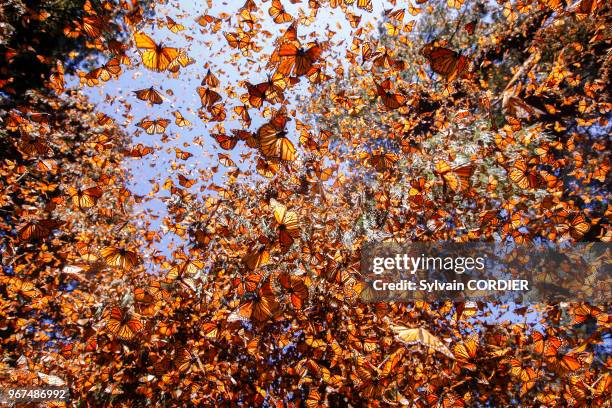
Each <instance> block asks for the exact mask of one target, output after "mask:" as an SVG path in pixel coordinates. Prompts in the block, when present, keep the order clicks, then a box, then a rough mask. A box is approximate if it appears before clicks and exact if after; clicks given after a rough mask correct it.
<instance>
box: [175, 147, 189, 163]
mask: <svg viewBox="0 0 612 408" xmlns="http://www.w3.org/2000/svg"><path fill="white" fill-rule="evenodd" d="M174 154H175V157H176V158H177V159H179V160H187V159H189V158H190V157H192V156H193V154H191V153H189V152H186V151H184V150H181V149H179V148H178V147H175V148H174Z"/></svg>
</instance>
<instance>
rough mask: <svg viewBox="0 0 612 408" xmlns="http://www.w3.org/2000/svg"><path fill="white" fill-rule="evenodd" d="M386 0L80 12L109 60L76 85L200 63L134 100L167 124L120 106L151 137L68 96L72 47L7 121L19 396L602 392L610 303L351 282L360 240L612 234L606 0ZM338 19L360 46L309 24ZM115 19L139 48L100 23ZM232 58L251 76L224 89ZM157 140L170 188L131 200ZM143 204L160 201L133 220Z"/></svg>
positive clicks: (331, 398)
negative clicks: (59, 389) (375, 287)
mask: <svg viewBox="0 0 612 408" xmlns="http://www.w3.org/2000/svg"><path fill="white" fill-rule="evenodd" d="M290 3H291V5H290ZM302 3H303V4H302ZM373 3H375V2H372V1H371V0H308V1H306V0H304V1H303V2H302V1H299V0H298V1H294V0H291V2H289V1H283V0H270V1H263V2H256V1H254V0H247V1H246V3H244V5H242V6H241V7H237V8H236V7H232V8H230V7H229V5H228V7H227V9H228V10H232V11H231V12H230V11H223V12H220V13H212V12H211V14H208V13H207V14H204V15H201V16H199V17H196V18H195V21H193V24H192V26H189V25H188V24H187V21H189V20H190V19H191V20H194V19H193V17H192V16H186V14H187V13H184V14H183V15H181V16H180V17H178V16H175V17H170V16H168V15H164V16H163V17H158V16H153V17H151V16H149V15H148V14H147V13H146V12H145V11H146V10H144V9H143V8H142V7H141V5H140V4H139V2H137V1H127V0H121V1H119V4H118V7H115V6H117V5H116V4H114V3H113V2H109V1H107V2H102V4H101V5H99V4H95V5H94V3H93V2H90V1H86V2H85V4H84V7H83V9H82V10H81V11H80V13H79V15H78V18H75V20H74V21H72V22H71V23H70V24H69V25H68V26H67V27H66V29H65V30H64V33H65V35H66V36H67V37H68V38H81V37H83V38H85V39H86V42H87V47H88V48H90V49H92V50H95V51H97V52H101V54H102V55H104V57H105V58H106V59H105V62H104V63H103V64H102V65H99V66H97V67H95V68H93V69H90V70H89V71H79V72H78V73H77V75H76V76H77V77H78V80H79V82H80V85H81V87H84V88H85V89H87V88H89V87H95V86H99V87H101V89H103V90H104V89H106V88H105V87H106V86H107V85H108V84H110V83H112V82H113V81H116V80H121V78H123V77H124V76H125V75H128V73H130V72H132V73H134V72H136V73H138V74H139V75H140V74H141V73H142V72H146V74H147V75H151V76H152V77H153V78H156V80H158V81H160V82H162V81H165V80H166V79H168V80H169V79H172V80H173V81H179V80H181V79H182V78H183V77H184V76H187V73H189V72H192V71H191V70H192V69H193V68H194V67H193V65H196V64H197V65H202V64H204V69H203V71H202V72H201V74H202V75H201V76H199V77H198V78H197V80H198V81H200V80H201V82H200V83H199V85H197V86H195V87H192V89H188V90H187V93H189V95H188V96H187V95H185V94H184V93H183V91H182V90H181V91H180V92H179V91H178V90H172V89H170V88H167V89H166V90H165V91H164V90H163V89H161V88H160V87H159V86H157V85H155V84H153V85H151V84H147V86H145V87H143V88H141V89H138V88H140V87H135V88H134V89H131V88H130V89H129V92H130V94H129V98H136V99H138V102H136V103H138V104H139V107H140V108H143V109H146V110H151V111H153V109H155V110H156V111H157V110H158V109H164V108H166V107H167V106H170V108H169V109H170V111H169V112H168V114H167V115H165V116H164V117H157V118H155V119H151V118H150V116H144V117H139V118H136V119H135V118H134V117H133V116H134V114H135V113H134V112H140V111H139V110H137V109H134V111H131V109H132V106H131V102H128V101H127V100H122V97H119V96H117V95H115V96H113V95H107V96H106V100H107V101H108V105H109V106H111V107H113V109H114V108H115V107H116V106H119V108H118V109H123V108H125V112H122V116H123V118H124V119H125V123H124V124H123V125H125V124H129V125H132V124H133V125H134V127H135V128H136V129H137V130H136V131H135V133H134V135H130V134H126V133H125V131H122V130H121V129H122V128H121V126H123V125H122V124H119V123H117V122H116V120H115V119H113V118H111V116H108V115H107V114H104V113H102V112H97V113H96V111H95V108H94V107H93V106H92V105H90V104H89V103H88V102H87V100H86V98H85V97H84V96H83V95H82V94H81V91H80V90H73V89H66V79H65V77H64V75H66V73H65V72H64V65H63V63H62V62H61V61H51V62H50V64H49V67H50V68H49V69H50V72H49V76H48V81H47V88H48V89H46V90H39V91H37V92H31V93H29V94H28V95H26V97H25V99H24V101H27V103H24V102H20V103H19V104H17V105H16V106H14V107H12V108H10V109H8V110H3V111H1V112H0V117H1V119H2V124H3V127H4V128H5V129H6V132H7V133H6V134H7V138H6V141H2V147H5V148H6V152H7V153H6V154H5V156H4V157H3V158H2V164H1V166H2V167H1V168H0V171H1V173H0V174H1V176H2V179H1V184H0V187H1V188H2V192H1V193H0V215H1V216H2V220H1V221H0V227H1V229H0V239H1V240H2V241H1V247H0V248H1V249H2V254H3V255H2V257H3V269H2V274H1V275H0V292H1V293H2V295H3V296H2V301H1V303H0V317H2V318H3V319H2V323H0V340H1V341H2V342H3V345H5V346H6V348H7V349H10V350H12V351H10V352H8V353H7V358H5V359H3V361H2V362H0V383H1V384H3V385H4V384H11V385H26V384H27V385H41V384H47V385H49V384H50V383H49V381H55V382H57V380H56V378H63V379H64V381H65V383H66V384H68V386H69V387H70V388H71V395H72V396H73V398H75V399H84V400H87V401H89V402H90V403H92V404H109V405H113V404H116V405H121V406H124V405H125V406H131V405H137V401H139V400H143V399H147V400H149V401H150V402H151V403H152V404H164V403H168V402H169V401H173V402H174V403H175V404H176V405H199V406H219V405H224V404H247V405H249V406H275V407H298V406H307V407H309V408H316V407H322V406H347V405H349V404H351V405H353V406H366V405H367V406H418V407H438V406H443V407H463V406H478V405H499V406H505V405H510V404H515V403H517V401H522V402H524V403H526V404H531V403H533V402H534V401H537V403H538V404H541V405H542V406H556V405H559V404H566V405H571V406H582V405H590V406H602V405H603V404H604V403H605V402H606V401H607V400H608V399H609V395H610V391H611V388H612V376H611V375H610V370H611V369H612V358H610V356H608V355H605V354H604V353H602V352H601V351H600V350H601V347H602V346H601V344H602V343H603V342H605V341H606V340H605V339H606V335H608V334H609V330H610V326H611V322H612V320H611V319H610V313H609V305H590V304H588V303H582V302H575V303H572V304H569V305H563V304H561V305H560V304H550V305H546V304H542V305H534V306H531V307H528V306H517V305H514V306H512V305H503V304H495V305H491V304H484V303H477V302H450V301H447V302H439V303H437V304H430V303H427V302H424V301H417V302H411V303H400V302H395V303H393V302H392V303H381V302H375V301H371V302H367V300H372V299H364V295H363V293H364V288H365V284H364V282H363V281H362V279H361V271H360V257H361V248H362V246H363V244H364V243H366V242H368V241H377V242H395V243H405V242H411V241H455V242H468V241H481V240H482V241H513V242H516V243H520V244H526V245H529V244H530V243H531V242H533V241H542V240H550V241H568V242H570V243H572V242H577V241H603V242H609V241H610V239H611V238H612V230H611V229H610V225H609V217H610V214H611V209H610V205H609V192H608V190H607V183H609V174H608V173H609V157H606V154H605V153H606V150H607V148H608V146H607V142H606V140H605V137H602V134H605V133H606V132H608V130H609V124H608V116H609V112H610V102H609V101H608V100H606V97H605V91H606V79H605V72H607V71H605V69H606V62H608V63H609V61H607V59H606V58H607V57H606V51H605V50H606V49H608V50H609V38H607V37H606V30H605V21H607V20H609V17H610V7H609V5H607V4H606V3H605V2H604V1H601V0H580V1H579V2H577V3H576V4H567V3H566V2H564V1H563V0H545V1H519V2H510V1H506V2H504V1H500V2H499V4H498V5H493V4H474V5H470V4H467V2H466V4H463V1H462V0H448V1H438V2H435V1H429V2H428V1H422V0H417V1H416V4H414V5H413V4H412V3H411V2H409V4H408V6H406V7H405V8H402V6H401V5H400V6H399V7H398V5H397V4H396V2H395V1H390V2H389V4H390V6H391V8H390V9H388V10H385V11H384V12H383V14H382V16H381V18H380V20H381V21H380V24H379V26H378V27H377V26H375V25H374V24H372V23H366V22H365V20H366V14H365V13H370V12H372V11H373V9H374V6H375V4H373ZM155 6H156V9H158V10H159V9H161V10H164V9H165V7H166V8H167V7H170V6H171V5H170V4H165V3H164V2H157V3H156V4H155ZM208 7H209V8H212V1H209V4H208ZM440 10H443V11H444V12H445V13H446V12H447V11H449V10H454V12H453V13H452V15H453V16H454V18H452V19H451V18H448V19H446V18H441V17H439V16H438V17H437V18H438V20H435V18H436V12H440ZM330 11H331V12H333V13H339V15H341V16H342V18H345V20H346V21H345V22H346V27H344V28H345V29H346V30H345V31H342V30H343V29H342V27H340V26H339V27H338V31H337V32H344V33H349V34H346V37H345V36H344V34H343V37H342V38H340V39H339V40H338V39H337V38H335V36H336V35H337V32H336V31H334V29H333V28H331V27H329V26H327V27H326V28H325V29H318V28H317V29H315V30H314V32H311V34H310V36H311V37H315V38H313V40H312V41H308V40H306V39H305V37H304V36H303V35H300V33H301V32H305V31H306V30H308V29H310V28H312V27H318V25H319V24H320V21H319V19H320V18H321V16H322V15H323V14H324V13H326V12H330ZM357 13H362V14H361V15H358V14H357ZM30 14H32V13H30ZM407 15H410V16H412V17H418V18H413V19H409V21H408V22H405V19H406V16H407ZM468 15H469V16H470V17H467V16H468ZM24 18H25V20H24V24H26V23H27V21H29V20H27V19H29V18H30V17H27V18H26V17H24ZM39 18H42V17H39ZM420 18H422V20H421V19H420ZM115 19H122V22H123V26H124V27H125V31H126V33H129V35H127V36H126V39H125V41H124V42H121V41H119V40H118V39H114V40H108V38H107V37H105V35H106V34H108V30H109V27H111V25H110V21H111V20H115ZM428 19H434V20H433V22H435V23H440V24H442V23H444V24H446V25H445V26H444V29H443V30H441V31H439V32H437V31H435V29H434V28H432V26H431V24H433V23H432V22H431V21H430V22H429V26H428V25H427V24H428V21H429V20H428ZM362 20H364V22H362ZM591 20H593V21H596V22H597V23H592V22H590V21H591ZM266 21H267V22H270V21H271V23H266ZM485 21H490V22H488V23H487V22H485ZM152 27H155V29H153V28H152ZM309 27H310V28H309ZM347 27H348V28H347ZM165 29H167V31H169V32H170V33H171V34H170V35H171V36H176V37H179V36H182V37H181V38H184V39H186V40H188V41H189V42H190V43H191V44H198V41H199V40H198V38H200V37H199V35H200V34H203V35H204V36H205V37H206V36H212V38H214V41H222V42H223V47H222V52H223V54H222V56H223V57H225V60H224V62H223V63H224V64H226V65H227V66H222V65H215V63H214V62H213V61H214V59H213V58H212V57H211V61H206V62H201V61H196V59H195V58H194V57H193V56H191V55H190V52H192V51H195V47H193V48H194V49H193V50H192V49H190V48H189V47H178V46H176V47H175V46H173V45H172V44H163V43H161V42H160V41H158V40H157V38H158V37H157V35H156V34H158V33H159V32H160V31H161V30H165ZM417 29H418V30H421V31H417ZM155 30H157V32H156V31H155ZM302 30H303V31H302ZM198 31H199V33H198ZM426 32H428V33H429V35H427V34H425V33H426ZM432 35H435V37H432ZM170 38H171V39H172V38H173V37H170ZM206 38H208V37H206ZM555 38H557V39H558V38H561V40H559V41H556V42H555V41H552V39H555ZM585 39H586V40H585ZM266 40H269V41H266ZM170 41H172V40H170ZM202 43H204V41H202ZM17 52H19V51H18V50H15V53H17ZM589 64H591V65H589ZM230 66H236V67H239V72H240V73H241V74H243V75H240V79H239V80H237V81H235V82H236V83H232V84H230V85H227V84H226V82H227V81H226V80H227V78H226V77H227V76H228V75H226V70H229V69H230ZM585 66H588V67H589V69H591V70H593V72H595V71H596V72H597V74H593V75H584V72H583V71H582V69H583V67H585ZM198 69H199V68H198ZM141 70H142V72H141ZM597 70H601V71H597ZM262 71H263V72H262ZM257 74H263V77H265V80H262V79H261V78H262V76H259V78H260V79H256V78H257V76H256V75H257ZM139 75H134V78H138V77H139ZM230 79H231V78H230ZM172 83H175V82H172ZM4 85H5V84H2V86H4ZM109 92H110V91H109ZM60 95H62V96H61V97H60ZM192 96H194V97H195V96H197V98H198V100H199V104H200V106H198V107H195V108H192V107H191V106H189V102H187V100H191V97H192ZM168 99H170V100H171V101H172V102H171V103H168ZM116 101H119V103H118V104H117V105H115V102H116ZM3 109H4V108H3ZM109 113H110V111H109ZM172 117H173V119H171V118H172ZM226 125H227V126H231V127H232V129H230V130H229V131H227V129H226ZM200 126H202V129H205V130H203V131H202V133H204V135H203V136H202V137H200V136H197V137H195V138H193V140H189V141H186V139H187V138H183V139H181V140H180V143H181V144H178V143H177V140H178V139H179V138H178V137H177V138H174V139H173V138H172V137H171V135H170V133H171V132H173V131H176V132H179V133H181V132H185V133H186V134H187V133H188V132H190V131H192V130H193V129H196V130H197V129H200ZM140 133H142V135H141V134H140ZM136 137H138V140H136ZM153 138H156V139H155V140H161V142H160V143H161V146H160V145H159V144H157V145H156V146H155V145H151V144H150V143H148V142H147V141H148V140H153ZM192 145H199V146H200V147H202V149H203V150H204V151H205V153H206V154H209V155H210V152H211V151H216V150H217V146H218V148H219V149H220V151H219V152H217V156H216V161H217V163H215V165H214V166H210V168H209V169H204V168H198V165H200V164H201V162H202V161H203V160H204V159H202V158H200V157H198V155H197V153H194V152H195V150H194V149H193V146H192ZM164 148H165V151H164ZM163 154H169V155H170V156H171V157H170V160H171V165H170V169H171V172H170V173H169V174H167V175H165V176H166V177H167V179H166V181H165V182H160V180H158V179H156V178H155V177H153V178H152V179H151V180H150V182H151V185H152V190H151V192H150V193H148V194H145V195H139V194H135V193H134V192H133V191H131V190H130V183H133V182H135V181H136V182H137V181H139V180H136V179H138V178H139V175H138V174H129V173H128V172H125V171H124V168H123V167H122V166H123V165H124V163H125V161H126V160H127V161H129V160H131V159H134V160H141V161H143V162H147V160H151V161H155V160H156V159H158V158H159V157H160V156H162V155H163ZM202 156H204V153H203V154H202ZM211 157H214V156H212V155H211ZM200 159H201V160H202V161H198V160H200ZM148 163H151V162H148ZM219 168H223V169H224V170H223V171H219ZM175 176H176V177H175ZM198 189H199V190H198ZM152 200H157V201H158V202H161V203H162V205H163V206H164V213H163V215H161V216H160V215H159V214H153V213H150V212H145V211H142V210H140V209H141V208H142V206H143V204H146V203H147V202H149V201H152ZM138 211H141V212H140V213H139V212H138ZM154 223H157V224H159V225H161V227H154ZM169 236H172V237H174V238H177V241H173V242H172V243H171V244H168V240H167V238H168V237H169ZM176 242H178V244H177V243H176ZM160 248H161V249H160ZM609 256H610V254H609V252H604V253H601V254H598V256H597V257H596V258H594V259H588V260H584V262H587V263H588V264H589V265H590V267H591V268H592V269H593V271H595V270H597V269H599V268H601V267H604V266H605V265H606V262H607V260H608V259H609ZM5 259H6V261H5ZM592 276H594V275H587V276H578V277H577V278H576V279H577V281H578V283H581V282H588V283H589V284H592V285H593V286H597V284H596V283H595V284H594V283H593V282H591V281H589V279H590V277H592ZM581 280H582V281H581ZM599 285H600V286H601V287H603V288H605V285H609V282H600V283H599ZM364 300H366V302H364ZM507 313H509V314H512V316H513V318H512V319H510V320H502V318H503V316H505V315H506V314H507ZM534 316H535V317H534ZM497 319H499V320H497ZM41 374H42V375H41ZM49 376H53V377H49ZM49 378H53V380H50V379H49ZM51 385H54V384H51Z"/></svg>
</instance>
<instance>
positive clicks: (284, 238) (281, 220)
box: [270, 199, 300, 247]
mask: <svg viewBox="0 0 612 408" xmlns="http://www.w3.org/2000/svg"><path fill="white" fill-rule="evenodd" d="M270 204H271V205H272V208H273V210H274V219H275V220H276V223H277V224H278V228H277V231H278V236H279V241H280V244H281V245H282V246H283V247H289V246H291V244H293V240H294V238H298V237H299V236H300V222H299V219H298V215H297V213H296V212H294V211H287V207H285V206H284V205H283V204H281V203H279V202H278V201H276V200H274V199H272V202H271V203H270Z"/></svg>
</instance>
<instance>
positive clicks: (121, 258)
mask: <svg viewBox="0 0 612 408" xmlns="http://www.w3.org/2000/svg"><path fill="white" fill-rule="evenodd" d="M100 255H102V258H103V259H104V262H105V263H106V264H107V265H108V266H113V267H117V268H119V269H123V270H129V269H132V268H133V267H134V266H136V265H137V264H138V255H136V253H135V252H132V251H129V250H127V249H125V248H117V247H106V248H103V249H102V250H101V251H100Z"/></svg>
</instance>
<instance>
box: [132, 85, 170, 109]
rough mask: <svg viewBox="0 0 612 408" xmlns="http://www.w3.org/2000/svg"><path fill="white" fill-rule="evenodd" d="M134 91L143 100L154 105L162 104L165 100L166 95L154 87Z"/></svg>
mask: <svg viewBox="0 0 612 408" xmlns="http://www.w3.org/2000/svg"><path fill="white" fill-rule="evenodd" d="M134 93H135V94H136V97H137V98H138V99H140V100H141V101H145V102H150V103H152V104H153V105H161V104H162V102H163V101H164V97H163V96H162V95H161V94H160V93H159V92H158V91H156V90H155V88H154V87H150V88H147V89H140V90H138V91H134Z"/></svg>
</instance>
